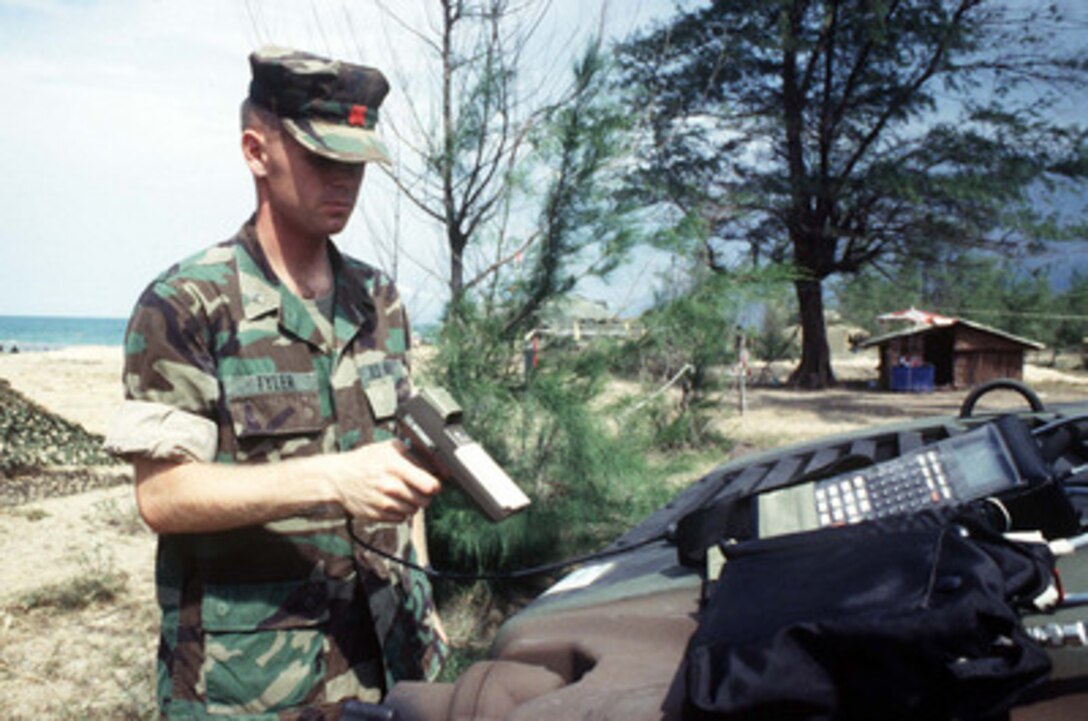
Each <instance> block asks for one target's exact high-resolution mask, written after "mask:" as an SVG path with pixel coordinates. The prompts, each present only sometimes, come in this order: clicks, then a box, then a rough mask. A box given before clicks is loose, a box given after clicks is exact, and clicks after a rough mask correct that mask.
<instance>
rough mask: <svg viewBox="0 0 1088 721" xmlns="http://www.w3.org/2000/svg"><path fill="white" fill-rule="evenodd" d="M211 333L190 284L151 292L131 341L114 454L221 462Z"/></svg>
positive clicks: (111, 441)
mask: <svg viewBox="0 0 1088 721" xmlns="http://www.w3.org/2000/svg"><path fill="white" fill-rule="evenodd" d="M212 333H213V329H212V327H211V325H210V323H209V321H208V317H207V313H206V312H205V310H204V306H203V304H202V303H201V302H200V300H199V298H197V297H195V295H194V294H193V293H190V292H187V288H186V287H185V285H184V284H171V283H169V282H166V281H158V282H156V283H153V284H152V285H151V286H150V287H149V288H148V289H147V290H146V291H145V292H144V294H143V295H142V296H141V297H140V300H139V302H138V303H137V305H136V309H135V311H133V314H132V318H131V319H130V320H129V324H128V329H127V331H126V333H125V367H124V377H123V381H124V386H125V401H124V403H123V404H122V406H121V408H120V410H119V411H118V413H117V416H116V417H115V418H114V421H113V424H112V425H111V428H110V431H109V434H108V436H107V438H106V447H107V449H108V450H110V451H111V452H113V453H115V454H117V455H119V456H122V457H125V458H129V459H131V458H132V457H136V456H142V457H146V458H152V459H156V460H200V461H210V460H213V459H214V458H215V455H216V451H217V447H218V438H219V437H218V426H217V424H216V421H215V418H216V408H217V405H218V400H219V383H218V381H217V379H216V374H215V365H214V361H213V355H212V353H211V351H210V349H211V347H212Z"/></svg>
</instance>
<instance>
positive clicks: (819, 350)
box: [789, 278, 835, 390]
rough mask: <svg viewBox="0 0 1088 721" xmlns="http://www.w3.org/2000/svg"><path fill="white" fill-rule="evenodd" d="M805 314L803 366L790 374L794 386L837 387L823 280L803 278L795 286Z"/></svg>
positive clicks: (802, 324)
mask: <svg viewBox="0 0 1088 721" xmlns="http://www.w3.org/2000/svg"><path fill="white" fill-rule="evenodd" d="M794 287H795V289H796V291H797V307H798V308H799V310H800V314H801V364H800V365H799V366H797V368H796V369H795V370H794V371H793V373H791V374H790V378H789V383H790V385H794V386H798V387H800V388H808V389H813V390H815V389H820V388H827V387H828V386H832V385H835V374H834V373H832V371H831V349H830V347H829V346H828V345H827V324H826V323H825V322H824V297H823V286H822V283H821V282H820V281H819V280H814V279H811V278H802V279H800V280H798V281H796V282H795V283H794Z"/></svg>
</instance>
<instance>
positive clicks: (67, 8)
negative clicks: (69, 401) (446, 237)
mask: <svg viewBox="0 0 1088 721" xmlns="http://www.w3.org/2000/svg"><path fill="white" fill-rule="evenodd" d="M435 4H436V3H435V2H434V0H388V2H387V5H388V6H390V7H396V8H397V12H398V13H400V14H401V15H402V16H403V17H404V18H405V19H406V21H408V22H409V23H411V24H413V25H414V26H415V27H416V28H417V29H419V28H423V29H426V26H427V23H428V16H427V9H428V8H433V6H434V5H435ZM603 5H604V2H603V0H554V3H553V9H552V12H551V13H550V14H549V16H548V17H547V18H546V19H545V22H544V23H542V26H541V28H542V29H541V31H540V32H541V35H540V37H541V43H542V44H546V45H547V46H548V47H549V48H556V47H558V48H559V54H560V55H562V54H563V53H566V52H569V53H571V54H573V53H574V52H575V51H576V50H577V43H576V42H574V40H575V39H577V38H578V37H580V36H584V34H585V33H586V32H588V30H589V29H590V28H592V27H594V26H595V25H596V23H597V19H598V16H599V14H600V11H601V8H602V6H603ZM671 7H672V3H671V2H669V1H668V0H614V2H613V4H612V6H609V13H608V15H607V16H606V18H607V27H608V31H609V33H610V34H612V35H617V36H620V35H626V34H628V33H629V32H631V31H632V30H633V29H635V28H636V27H639V26H640V24H643V23H645V22H647V21H649V20H651V19H652V18H653V17H658V16H663V15H665V14H667V13H668V12H669V11H670V9H671ZM557 39H562V40H563V42H561V43H558V44H557V43H556V40H557ZM264 44H277V45H285V46H290V47H296V48H300V49H305V50H309V51H311V52H316V53H319V54H322V55H331V56H333V57H337V58H341V59H345V60H350V61H355V62H362V63H365V64H369V65H375V66H378V67H380V68H382V69H383V70H386V72H387V74H388V75H390V79H391V80H392V81H393V84H394V88H393V91H392V93H391V94H390V96H389V98H388V99H387V101H386V104H385V105H383V107H382V118H383V121H384V120H385V119H386V118H395V117H396V114H397V113H406V112H408V107H407V105H406V103H405V97H404V92H406V89H407V90H408V91H410V92H423V93H426V92H428V89H427V86H428V84H427V83H426V82H425V72H424V69H423V68H422V67H421V66H420V64H419V63H418V62H417V61H418V59H419V58H421V57H423V54H422V53H415V52H403V51H404V50H405V49H406V48H410V47H411V37H410V36H409V35H408V34H406V33H405V32H404V30H403V29H401V28H400V27H399V26H398V25H397V24H396V23H395V22H391V21H390V20H389V19H388V16H383V15H382V13H381V12H380V11H379V9H378V4H377V2H376V1H375V0H0V68H3V72H0V97H2V98H3V107H4V112H3V114H2V116H0V118H2V119H0V123H2V124H3V125H2V127H3V130H4V132H3V133H0V315H63V316H98V317H125V316H127V315H128V314H129V312H130V310H131V308H132V306H133V304H134V302H135V300H136V298H137V296H138V295H139V293H140V292H141V291H142V290H143V288H144V287H145V286H146V285H147V283H148V282H149V281H150V280H151V279H152V278H153V277H154V276H155V275H156V274H158V273H159V272H160V271H162V270H164V269H165V268H166V267H168V266H169V265H170V264H171V263H173V262H174V261H176V260H179V259H181V258H183V257H186V256H188V255H190V254H192V253H194V252H196V251H198V250H200V249H201V248H204V247H206V246H208V245H211V244H212V243H215V242H218V241H220V240H224V239H226V238H228V237H230V236H232V235H233V234H234V232H235V231H236V230H237V229H238V228H239V227H240V225H241V224H242V223H243V222H244V221H245V219H246V218H247V217H248V215H249V214H250V213H251V212H252V209H253V207H254V200H255V198H254V192H253V187H252V181H251V178H250V176H249V172H248V170H247V169H246V168H245V166H244V165H243V163H242V158H241V153H240V150H239V144H238V141H239V132H238V105H239V102H240V101H241V99H242V98H243V97H244V95H245V92H246V88H247V86H248V82H249V66H248V62H247V60H246V58H247V56H248V54H249V53H250V52H251V51H252V50H254V49H256V48H257V47H260V46H261V45H264ZM549 52H552V51H549ZM393 56H396V62H395V63H394V62H393V60H392V58H393ZM549 61H550V62H555V63H556V67H559V68H562V69H565V68H566V67H568V66H569V62H567V60H566V58H563V57H555V56H554V52H553V56H551V57H550V58H549ZM387 139H388V135H387ZM394 153H396V149H395V148H394ZM395 196H396V194H395V193H394V192H393V191H392V184H391V182H390V181H389V180H388V179H387V178H384V177H382V175H381V174H380V173H373V172H372V173H368V177H367V179H366V181H365V183H364V188H363V193H362V199H361V201H360V205H359V208H358V209H357V211H356V216H355V218H354V219H353V220H352V222H351V223H350V224H349V226H348V228H347V230H345V231H344V233H342V234H341V235H340V236H338V238H337V243H338V245H339V246H340V247H341V249H342V250H344V251H346V252H347V253H349V254H351V255H355V256H356V257H359V258H362V259H363V260H366V261H369V262H372V263H375V264H377V265H380V266H382V267H383V268H385V269H386V270H390V269H391V266H392V265H393V259H392V258H391V257H390V256H389V255H388V253H384V254H383V253H382V252H381V248H382V247H386V248H388V244H385V245H384V246H383V245H382V244H380V243H378V242H376V240H378V239H377V238H376V237H375V236H376V235H380V234H383V233H386V232H388V229H389V228H391V227H393V226H394V225H396V223H395V221H394V220H393V218H394V217H404V216H405V213H404V204H403V203H402V202H399V201H398V200H397V199H396V197H395ZM398 213H399V215H398ZM408 215H410V214H408ZM399 227H400V228H401V236H402V241H401V244H402V250H403V252H402V255H401V256H400V257H398V258H397V260H396V263H395V269H396V273H397V281H398V284H399V285H400V287H401V293H402V296H403V297H405V299H406V301H407V303H408V305H409V310H410V311H411V313H412V316H413V318H414V319H415V321H416V323H421V322H424V323H425V322H429V321H432V320H434V319H435V318H437V317H438V314H439V313H440V312H441V309H442V304H443V301H444V296H443V295H442V290H443V285H444V280H443V279H444V277H445V272H444V270H443V267H444V256H443V253H442V240H441V237H440V236H439V233H438V228H436V227H435V226H434V225H433V224H428V223H425V222H422V221H420V220H418V219H416V218H411V217H409V218H408V219H407V220H402V224H401V225H400V226H399ZM645 275H646V270H645V269H644V268H641V269H640V268H635V269H629V270H628V271H627V273H626V275H624V276H621V280H620V281H619V282H618V284H617V285H616V286H615V287H612V288H608V287H603V286H597V287H596V288H594V289H590V291H589V292H588V293H587V294H588V295H591V296H595V297H598V298H600V299H602V300H606V301H609V302H610V303H611V304H612V305H613V306H614V307H615V306H624V305H630V304H631V303H632V302H634V301H633V300H632V299H631V297H630V295H631V293H630V289H631V287H632V283H635V284H638V283H641V282H642V281H645V280H646V279H645ZM616 310H621V311H622V308H620V307H616Z"/></svg>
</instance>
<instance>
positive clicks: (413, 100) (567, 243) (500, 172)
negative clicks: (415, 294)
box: [377, 0, 626, 325]
mask: <svg viewBox="0 0 1088 721" xmlns="http://www.w3.org/2000/svg"><path fill="white" fill-rule="evenodd" d="M377 6H378V7H379V8H380V10H381V11H382V13H383V16H384V17H385V18H386V19H389V20H391V21H392V22H394V23H395V24H397V25H399V26H400V27H402V28H404V29H406V30H407V31H408V33H409V35H410V37H412V38H414V39H415V41H416V42H415V43H414V44H413V45H412V46H411V47H397V48H391V49H390V51H391V53H392V54H393V55H394V57H395V61H396V62H395V65H396V66H397V67H398V68H400V67H404V66H407V65H411V66H414V67H415V68H422V69H423V72H419V71H418V69H417V70H416V71H415V72H413V73H411V74H409V73H407V72H405V73H404V75H405V77H404V79H403V82H402V83H401V84H402V85H403V86H404V87H405V92H404V93H403V99H404V101H405V102H406V103H407V104H408V107H409V112H408V113H405V114H402V115H401V116H400V117H399V118H393V119H391V120H390V123H391V124H392V127H393V131H394V132H395V133H396V134H397V136H398V143H397V146H398V147H399V148H402V149H405V150H406V151H407V152H406V157H405V159H404V161H403V162H401V163H399V164H398V167H397V169H396V173H395V175H394V177H393V179H394V181H395V182H396V184H397V187H398V189H399V191H400V194H401V196H403V197H404V198H406V199H407V200H408V201H409V202H410V204H411V205H412V206H413V207H414V208H415V209H416V210H417V211H418V212H420V213H421V214H422V215H423V217H424V218H426V219H427V220H429V221H431V222H433V223H437V224H438V225H439V226H440V227H441V232H442V238H443V241H444V245H445V248H444V252H445V255H446V257H447V258H448V274H447V276H446V284H447V287H448V291H449V298H450V308H451V309H453V310H456V309H457V308H460V307H461V305H460V302H461V300H462V297H463V296H464V295H466V294H469V293H473V292H476V293H479V294H482V295H484V296H486V301H485V303H484V305H482V306H480V309H481V310H484V311H485V312H486V311H489V310H490V309H493V308H496V307H499V306H502V307H503V308H504V309H506V310H509V303H510V302H511V301H512V299H513V298H514V296H513V295H511V294H510V293H509V292H508V288H507V286H508V285H509V284H511V283H513V282H523V283H528V284H530V285H532V286H533V288H532V291H531V292H529V293H527V294H520V295H517V300H519V301H524V302H525V303H526V307H523V308H520V309H517V310H516V315H520V316H522V317H530V316H532V314H533V313H534V312H535V310H536V308H538V307H539V305H540V304H541V303H542V302H544V301H546V300H547V298H548V296H550V295H551V294H554V293H560V292H563V291H564V290H566V289H567V288H568V287H569V286H570V285H572V284H573V281H572V280H571V276H570V272H569V271H570V269H571V268H573V267H575V266H577V267H578V270H579V272H581V273H592V272H598V273H599V272H605V271H606V270H607V269H608V268H610V267H611V266H612V264H613V263H614V261H613V260H612V259H611V258H609V257H608V256H609V254H611V253H613V252H617V251H618V249H619V248H620V247H621V246H623V245H625V244H624V242H623V241H622V239H620V236H621V235H622V234H621V233H618V232H609V233H606V234H604V235H603V236H597V237H596V238H594V240H596V241H597V242H596V245H597V246H598V247H599V248H601V249H602V250H601V252H599V253H598V254H597V256H596V260H597V261H598V262H597V263H594V260H593V259H590V260H587V259H586V258H585V257H582V256H579V255H578V251H579V250H580V249H581V248H582V247H584V246H585V245H586V244H587V242H586V241H587V240H588V239H590V238H593V232H594V231H593V230H592V229H591V228H590V225H591V224H592V223H595V222H596V221H598V220H601V216H602V215H603V214H604V213H607V212H614V208H613V209H606V210H604V211H601V210H600V209H598V211H597V212H596V213H595V217H587V216H591V215H594V213H593V212H592V211H591V209H590V207H589V203H588V202H587V201H588V200H589V199H590V198H594V197H596V196H595V192H596V191H595V190H594V188H593V187H592V186H593V185H594V184H596V183H599V180H598V178H596V177H595V176H598V175H600V174H601V172H602V170H603V169H604V168H605V166H606V165H607V163H608V162H609V161H610V160H611V159H612V157H613V155H614V153H615V148H616V144H615V141H614V140H612V135H614V134H615V128H614V127H613V126H615V125H616V124H617V123H620V122H626V119H625V117H624V116H623V115H621V114H620V113H619V112H617V111H616V110H614V109H609V108H608V105H607V104H606V103H604V102H602V96H603V94H604V93H605V91H606V90H607V88H606V87H605V85H604V82H603V77H604V75H605V72H606V67H607V62H606V59H605V58H604V56H603V55H602V52H601V46H600V38H599V35H600V32H601V31H600V28H598V30H597V32H596V34H595V35H594V36H592V37H590V38H589V43H588V49H587V50H586V51H585V52H584V53H583V54H582V57H581V58H580V59H579V60H578V62H577V68H576V70H575V72H574V73H573V74H572V73H570V72H569V71H568V68H567V67H566V58H568V57H573V55H574V54H572V53H571V52H570V47H571V42H570V40H569V39H567V40H565V41H563V42H562V43H553V47H549V48H546V50H547V51H548V52H541V51H542V49H543V48H542V47H541V44H542V43H543V42H544V40H543V39H542V38H540V37H539V35H540V34H541V33H540V29H541V27H543V26H544V25H545V21H546V19H547V18H548V17H549V16H550V14H551V12H552V3H551V2H550V0H544V1H543V2H538V3H525V2H518V1H517V0H431V1H430V2H427V3H425V4H422V5H418V6H412V7H408V6H404V5H394V4H392V3H388V2H385V0H377ZM413 13H414V14H415V15H417V16H419V17H413ZM602 22H603V10H602ZM548 63H551V65H548ZM420 83H422V85H423V87H420ZM613 107H614V104H613ZM556 177H558V181H556V182H553V179H554V178H556ZM583 193H584V195H583ZM602 207H603V206H602ZM534 220H537V221H539V222H537V223H536V224H534ZM571 223H578V224H579V226H570V225H569V224H571ZM568 226H569V227H568ZM579 228H581V237H579ZM598 230H599V228H598ZM612 230H613V231H615V228H613V229H612ZM391 235H394V236H395V235H396V234H395V233H393V234H391ZM526 258H530V260H531V261H532V262H530V263H529V264H525V263H524V262H523V261H524V260H525V259H526ZM525 276H528V279H527V280H526V279H525ZM514 324H515V325H516V324H517V323H516V322H515V323H514Z"/></svg>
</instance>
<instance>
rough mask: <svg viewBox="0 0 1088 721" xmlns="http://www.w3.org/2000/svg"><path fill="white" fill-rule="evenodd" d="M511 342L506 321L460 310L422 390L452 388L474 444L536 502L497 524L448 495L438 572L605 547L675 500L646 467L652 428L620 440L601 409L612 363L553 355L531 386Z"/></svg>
mask: <svg viewBox="0 0 1088 721" xmlns="http://www.w3.org/2000/svg"><path fill="white" fill-rule="evenodd" d="M505 338H506V336H505V335H504V333H503V332H502V328H501V324H500V323H497V322H496V321H495V320H494V319H490V318H488V317H487V316H484V315H482V314H478V313H477V312H476V311H475V310H474V309H473V308H472V307H471V306H463V307H462V308H461V309H460V311H459V312H458V314H457V316H456V317H451V318H450V319H449V320H447V322H446V325H445V328H444V332H443V337H442V341H441V343H440V345H439V349H438V351H439V352H438V356H437V358H436V359H435V361H434V362H433V364H432V368H433V373H432V375H431V376H430V377H428V378H424V379H423V380H422V383H428V382H434V383H440V384H442V385H444V386H445V387H447V388H449V389H450V390H451V392H452V393H453V394H454V395H455V397H457V399H458V401H459V402H460V403H461V405H462V407H463V408H464V409H465V424H466V426H467V427H468V429H469V430H470V432H471V433H472V435H473V437H475V438H476V439H477V440H478V441H480V442H481V443H482V444H483V445H484V447H485V448H487V449H488V451H489V452H490V453H491V455H492V456H493V457H494V458H495V460H496V461H497V462H498V463H499V464H500V465H501V466H503V467H504V468H505V469H506V471H507V472H508V473H509V474H510V476H511V477H512V478H514V479H515V480H516V481H517V482H518V483H519V484H520V485H521V486H522V488H523V489H524V490H525V491H526V493H527V494H528V495H529V496H530V498H532V499H533V503H532V505H531V506H530V507H529V508H528V509H527V510H525V511H523V512H521V513H519V514H517V515H515V516H513V517H510V518H508V519H506V520H504V521H502V522H500V523H497V524H491V523H489V522H487V521H486V520H484V518H483V517H482V516H481V515H480V514H479V512H478V511H476V510H475V509H474V508H473V507H472V506H471V504H470V502H468V501H467V500H466V499H465V497H464V496H463V495H462V494H460V493H443V494H441V495H440V496H439V498H438V499H437V500H436V502H435V503H434V504H432V505H431V507H430V510H429V521H428V525H429V531H430V547H431V555H432V559H433V562H434V564H435V566H436V567H442V568H448V569H456V570H461V571H471V572H478V571H484V570H487V571H494V570H498V569H504V568H505V569H510V568H522V567H528V566H536V565H539V564H542V563H547V562H549V561H555V560H559V559H562V558H567V557H570V556H572V555H576V554H578V553H582V552H585V551H587V550H590V549H593V548H596V547H599V546H601V545H603V544H604V543H605V542H606V541H608V540H610V539H611V538H613V537H614V536H615V535H617V534H618V533H619V532H621V531H623V530H625V529H626V528H627V527H629V526H630V525H631V524H632V523H633V522H634V521H636V520H637V519H639V518H641V517H642V516H643V515H645V514H646V513H648V512H649V511H651V510H653V509H654V508H656V507H657V506H658V505H660V503H662V502H663V501H664V500H665V498H666V497H667V495H668V493H669V491H668V489H666V488H665V487H663V485H662V484H660V483H659V482H658V480H657V477H656V474H655V472H654V469H652V468H651V467H650V466H649V465H648V462H647V459H646V456H645V448H646V442H645V433H646V431H645V430H644V429H641V428H640V427H639V424H637V423H631V424H626V425H625V426H624V428H623V433H617V432H616V431H615V430H614V429H613V428H612V427H611V426H610V425H609V422H608V420H609V416H608V413H607V412H601V409H600V408H599V407H598V406H597V405H595V404H594V399H595V398H596V397H597V396H598V395H599V393H600V391H601V390H602V389H603V387H604V383H605V380H606V375H605V371H606V370H607V368H608V358H607V356H606V354H604V353H601V352H598V351H596V350H594V349H592V348H591V349H583V350H579V351H578V352H562V351H550V352H548V353H545V354H544V359H543V362H542V364H541V365H540V366H539V367H538V368H537V369H536V371H535V372H534V373H533V374H532V375H531V376H530V377H529V378H528V379H526V378H525V377H524V376H523V375H522V372H521V365H520V360H521V357H520V351H521V348H520V347H519V344H517V343H513V342H511V341H508V340H506V339H505Z"/></svg>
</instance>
